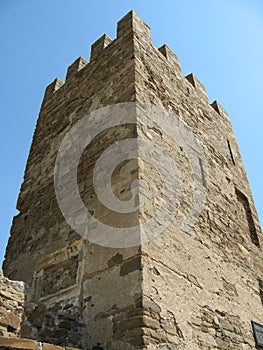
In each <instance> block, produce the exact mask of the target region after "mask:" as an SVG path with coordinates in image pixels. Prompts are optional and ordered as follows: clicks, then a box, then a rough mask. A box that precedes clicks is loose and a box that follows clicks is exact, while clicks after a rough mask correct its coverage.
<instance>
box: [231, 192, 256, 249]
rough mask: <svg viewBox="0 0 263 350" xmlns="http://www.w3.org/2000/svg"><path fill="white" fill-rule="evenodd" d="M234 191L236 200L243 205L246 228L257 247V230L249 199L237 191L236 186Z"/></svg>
mask: <svg viewBox="0 0 263 350" xmlns="http://www.w3.org/2000/svg"><path fill="white" fill-rule="evenodd" d="M235 191H236V196H237V200H238V201H239V202H240V203H241V204H242V205H243V207H244V210H245V213H246V219H247V223H248V228H249V233H250V237H251V240H252V242H253V243H254V244H255V245H256V246H257V247H259V240H258V235H257V230H256V227H255V223H254V220H253V216H252V212H251V208H250V205H249V201H248V199H247V197H246V196H245V195H244V193H242V192H241V191H239V190H238V189H237V188H236V189H235Z"/></svg>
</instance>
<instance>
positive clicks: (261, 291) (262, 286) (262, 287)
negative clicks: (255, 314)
mask: <svg viewBox="0 0 263 350" xmlns="http://www.w3.org/2000/svg"><path fill="white" fill-rule="evenodd" d="M258 287H259V296H260V299H261V303H262V305H263V280H262V279H260V278H259V279H258Z"/></svg>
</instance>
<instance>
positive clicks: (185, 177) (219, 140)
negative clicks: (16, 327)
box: [4, 12, 263, 350]
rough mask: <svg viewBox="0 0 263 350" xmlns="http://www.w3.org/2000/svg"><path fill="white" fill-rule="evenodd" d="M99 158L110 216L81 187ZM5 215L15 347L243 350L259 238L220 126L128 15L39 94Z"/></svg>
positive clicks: (199, 88)
mask: <svg viewBox="0 0 263 350" xmlns="http://www.w3.org/2000/svg"><path fill="white" fill-rule="evenodd" d="M107 106H111V107H107ZM102 107H107V108H106V109H100V108H102ZM116 108H117V109H116ZM98 110H99V112H98V113H97V112H95V111H98ZM94 112H95V114H94ZM96 113H97V114H96ZM119 115H121V118H120V119H118V117H119ZM116 116H117V117H116ZM123 116H124V117H123ZM85 118H87V119H85ZM114 118H115V119H116V118H117V119H118V122H117V121H116V120H115V119H114ZM113 119H114V122H112V120H113ZM83 120H84V121H85V123H83V122H82V124H79V123H81V121H83ZM98 120H99V122H100V123H99V125H97V124H98V123H97V121H98ZM96 123H97V124H96ZM76 125H78V128H77V129H76V130H77V131H76V130H75V134H74V133H73V135H71V134H70V132H71V130H72V129H74V126H76ZM80 126H81V127H80ZM85 128H87V130H86V129H85ZM96 128H97V129H96ZM95 129H96V132H95V131H94V130H95ZM83 130H84V131H83ZM69 134H70V135H71V136H70V137H71V138H70V137H68V138H67V135H69ZM91 136H92V137H91ZM74 137H75V138H77V139H78V138H79V139H81V142H82V141H83V139H85V140H84V141H83V142H84V146H83V144H82V146H83V149H82V151H83V152H82V153H81V156H80V158H79V162H77V163H76V164H77V170H76V173H75V175H76V178H77V183H78V190H79V194H80V198H81V201H82V203H84V204H85V207H86V208H87V210H88V212H89V214H87V213H84V212H81V215H79V212H78V210H79V207H78V206H77V207H76V206H75V204H76V203H75V199H76V198H75V197H74V200H72V193H73V192H72V191H73V190H72V188H73V187H74V181H73V180H72V178H70V177H68V172H70V171H71V169H70V164H73V163H74V162H73V163H72V159H73V158H74V152H72V149H74V148H75V146H74V145H75V144H74V142H75V141H74ZM127 139H128V140H130V141H129V142H132V146H131V144H130V143H129V144H128V143H125V140H127ZM131 140H133V141H131ZM63 142H64V143H63ZM83 142H82V143H83ZM62 144H63V147H64V148H63V147H62V148H63V149H62V151H61V145H62ZM114 144H117V145H119V147H117V148H115V149H113V148H111V147H112V146H113V145H114ZM108 149H110V151H109V152H108V153H105V152H107V150H108ZM59 150H60V151H61V152H62V153H61V154H62V156H61V158H59V159H58V154H59V152H60V151H59ZM145 150H146V151H145ZM63 152H64V153H63ZM136 152H137V153H136ZM144 153H145V154H146V155H145V154H144ZM103 154H106V156H105V157H104V158H105V159H106V160H108V163H109V164H108V166H109V167H110V163H111V162H113V163H114V161H115V160H116V159H119V160H120V161H119V164H116V167H115V168H114V169H113V170H112V173H111V179H110V187H111V188H112V192H113V193H114V195H115V197H116V198H118V200H119V202H122V203H123V204H122V205H123V211H121V212H119V211H118V210H117V209H116V208H115V207H114V208H113V207H110V206H109V205H105V204H103V203H101V197H100V196H99V195H98V193H97V191H96V189H100V186H98V187H97V188H95V185H94V184H93V180H94V174H95V173H96V172H97V173H98V174H99V176H100V174H102V171H103V169H102V168H100V166H97V163H98V162H99V159H100V157H102V156H103ZM116 154H118V157H117V156H116ZM136 154H137V155H136ZM147 154H148V156H149V157H148V158H149V159H148V160H147V159H145V157H146V156H147ZM75 155H76V154H75ZM67 157H68V158H67ZM115 157H117V158H115ZM96 166H97V168H96ZM158 167H160V168H159V169H158ZM101 169H102V170H101ZM108 169H109V168H108ZM54 174H55V177H54ZM103 174H104V175H103V176H101V177H102V178H103V179H104V176H105V177H106V175H107V173H103ZM56 176H58V177H59V180H56V179H57V178H56ZM57 181H58V182H57ZM100 181H101V180H100ZM101 184H102V185H103V184H104V183H103V181H102V182H101ZM63 186H64V187H63ZM102 195H103V194H102ZM60 201H62V202H63V203H62V204H61V202H60ZM128 202H131V203H132V205H133V206H134V210H133V211H129V210H126V209H125V208H126V203H128ZM62 207H63V208H62ZM17 209H18V210H19V214H18V215H17V216H16V217H15V218H14V220H13V225H12V229H11V236H10V239H9V243H8V247H7V251H6V257H5V261H4V273H5V275H6V276H7V277H9V278H11V279H15V280H23V281H25V282H26V284H27V285H28V288H27V295H26V300H27V302H26V305H25V309H26V311H25V316H24V320H23V324H22V327H21V336H22V337H25V338H34V339H38V340H39V341H47V342H50V343H54V344H58V345H65V346H75V347H79V348H82V349H90V350H91V349H93V350H96V349H97V350H106V349H112V350H113V349H114V350H116V349H120V350H129V349H137V348H138V349H167V350H168V349H170V350H172V349H214V350H215V349H243V350H249V349H251V350H252V349H255V340H254V337H253V331H252V325H251V321H255V322H257V323H260V322H261V323H262V321H263V260H262V250H261V247H262V246H263V240H262V233H261V229H260V224H259V220H258V217H257V213H256V209H255V206H254V203H253V199H252V195H251V191H250V187H249V184H248V180H247V177H246V173H245V170H244V166H243V163H242V160H241V156H240V153H239V150H238V146H237V143H236V140H235V137H234V134H233V131H232V128H231V124H230V121H229V118H228V115H227V113H226V112H225V111H224V109H223V108H222V107H221V106H220V104H219V103H218V102H216V101H215V102H213V103H212V104H210V103H209V101H208V97H207V94H206V91H205V88H204V86H203V85H202V84H201V83H200V82H199V80H198V79H197V78H196V77H195V76H194V75H193V74H190V75H188V76H187V77H184V76H183V75H182V72H181V70H180V64H179V61H178V58H177V57H176V55H175V54H174V53H173V52H172V51H171V50H170V49H169V48H168V47H167V46H166V45H163V46H162V47H161V48H159V49H157V48H155V47H154V46H153V45H152V42H151V35H150V29H149V27H148V26H147V25H146V24H145V23H144V22H142V20H141V19H140V18H139V17H138V16H137V15H136V14H135V13H134V12H130V13H128V14H127V15H126V16H125V17H124V18H122V19H121V20H120V21H119V22H118V27H117V38H116V39H115V40H113V41H112V40H111V39H110V38H109V37H108V36H106V35H103V36H102V37H101V38H100V39H99V40H97V41H96V42H95V43H94V44H93V45H92V47H91V57H90V62H89V63H88V62H87V61H86V60H85V59H83V58H78V59H77V60H76V61H75V62H74V63H73V64H72V65H71V66H70V67H69V68H68V70H67V75H66V81H65V83H64V82H62V81H61V80H60V79H56V80H55V81H54V82H53V83H52V84H50V85H49V86H48V87H47V89H46V92H45V96H44V100H43V103H42V106H41V111H40V114H39V119H38V122H37V126H36V130H35V133H34V138H33V142H32V147H31V150H30V154H29V158H28V161H27V166H26V171H25V176H24V182H23V184H22V187H21V192H20V195H19V199H18V203H17ZM65 211H67V212H69V213H70V214H71V219H69V218H68V217H66V216H67V215H65ZM62 213H63V214H64V215H63V214H62ZM83 213H84V214H85V215H82V214H83ZM158 213H159V214H158ZM160 213H161V214H160ZM87 215H90V216H87ZM72 218H73V219H72ZM98 222H102V223H103V224H104V229H103V228H100V231H99V230H98V229H97V228H98V227H101V226H98V225H99V224H98ZM76 225H77V226H78V228H80V231H81V230H82V229H83V230H84V231H82V232H79V231H78V230H76V229H75V228H76ZM107 227H110V228H111V229H112V228H113V230H112V231H111V232H108V231H107V229H106V228H107ZM130 228H137V229H138V231H137V232H136V230H133V231H132V230H131V231H129V230H130ZM160 228H161V229H160ZM76 231H78V232H76ZM114 232H116V237H115V236H114ZM119 232H121V233H120V234H119ZM80 233H81V234H80ZM122 233H124V235H122ZM111 234H113V237H115V238H114V239H113V241H112V240H111V241H109V242H108V241H107V237H111V236H110V235H111ZM107 235H108V236H107ZM105 239H106V241H105ZM109 240H110V238H109Z"/></svg>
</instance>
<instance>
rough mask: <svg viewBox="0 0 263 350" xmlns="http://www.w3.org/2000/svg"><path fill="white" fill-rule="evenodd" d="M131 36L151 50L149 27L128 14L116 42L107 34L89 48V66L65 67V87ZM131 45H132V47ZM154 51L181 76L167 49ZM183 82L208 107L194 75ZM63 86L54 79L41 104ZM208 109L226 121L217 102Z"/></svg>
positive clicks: (78, 62) (79, 61)
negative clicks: (188, 85)
mask: <svg viewBox="0 0 263 350" xmlns="http://www.w3.org/2000/svg"><path fill="white" fill-rule="evenodd" d="M130 35H132V36H133V37H135V38H137V40H138V41H139V42H140V43H141V42H144V43H145V44H146V45H147V44H148V45H151V46H152V40H151V30H150V27H149V26H148V25H147V24H146V23H144V22H143V21H142V19H141V18H140V17H139V16H138V15H137V14H136V13H135V12H134V11H130V12H129V13H127V14H126V15H125V16H124V17H123V18H122V19H121V20H120V21H119V22H118V23H117V38H116V39H114V40H112V39H111V38H110V37H109V36H108V35H107V34H103V35H102V36H101V37H100V38H99V39H98V40H96V41H95V42H94V43H93V44H92V45H91V50H90V63H88V61H87V60H86V59H85V58H83V57H79V58H78V59H76V61H74V62H73V63H72V64H71V65H70V66H69V67H68V69H67V74H66V79H65V81H66V84H67V83H68V82H69V81H72V79H76V78H77V77H78V73H79V72H80V71H81V70H82V69H84V68H86V69H90V67H91V66H92V65H93V64H96V62H97V61H98V60H100V59H104V58H101V57H102V56H103V52H104V50H105V49H108V48H110V47H111V45H112V44H114V43H115V44H119V45H120V47H124V46H125V43H124V42H123V43H122V41H123V40H126V38H129V37H130ZM132 45H135V44H134V43H133V44H132ZM129 49H130V47H129ZM157 50H158V52H159V53H160V54H161V55H160V58H161V57H164V58H165V59H166V61H167V63H168V64H169V65H170V66H171V68H172V69H173V70H175V71H177V72H179V74H182V72H181V67H180V61H179V59H178V57H177V56H176V55H175V53H174V52H173V51H172V50H171V49H170V48H169V47H168V46H167V45H165V44H164V45H162V46H161V47H160V48H158V49H157ZM104 57H105V56H104ZM185 79H186V80H187V82H188V83H189V84H190V85H191V86H192V88H193V89H194V90H195V91H196V93H197V94H198V95H199V96H200V98H202V99H203V100H204V101H206V102H207V103H208V104H209V98H208V95H207V92H206V89H205V87H204V85H203V84H202V83H201V82H200V81H199V80H198V78H197V77H196V76H195V75H194V74H193V73H190V74H188V75H187V76H185ZM63 85H64V82H63V81H62V80H61V79H59V78H56V79H55V80H54V81H53V82H52V83H51V84H50V85H48V87H47V88H46V92H45V96H44V101H43V103H44V102H46V101H48V100H49V99H50V98H51V97H52V96H53V94H54V93H56V91H58V90H59V89H60V88H61V87H62V86H63ZM210 106H211V107H212V108H213V109H214V110H215V111H216V112H217V113H218V114H219V115H220V116H223V117H226V118H228V115H227V113H226V112H225V110H224V109H223V108H222V106H221V105H220V104H219V103H218V102H217V101H214V102H212V103H211V104H210Z"/></svg>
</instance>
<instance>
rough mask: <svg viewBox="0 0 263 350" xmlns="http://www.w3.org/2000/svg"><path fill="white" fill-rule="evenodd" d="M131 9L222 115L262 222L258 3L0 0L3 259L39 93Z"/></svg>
mask: <svg viewBox="0 0 263 350" xmlns="http://www.w3.org/2000/svg"><path fill="white" fill-rule="evenodd" d="M131 9H133V10H135V12H137V13H138V15H139V16H140V17H141V18H142V19H143V20H144V21H145V22H146V23H147V24H148V25H149V26H150V27H151V30H152V39H153V43H154V45H155V46H157V47H160V46H161V45H162V44H164V43H166V44H167V45H168V46H169V47H170V48H171V49H172V50H173V51H174V52H175V53H176V54H177V56H178V57H179V59H180V61H181V66H182V70H183V73H184V74H185V75H187V74H188V73H191V72H193V73H194V74H195V75H196V76H197V77H198V78H199V80H200V81H201V82H202V83H203V84H204V85H205V87H206V89H207V92H208V95H209V99H210V101H211V102H212V101H213V100H215V99H217V100H218V101H219V102H220V103H221V104H222V105H223V107H224V108H225V109H226V110H227V111H228V113H229V115H230V119H231V121H232V125H233V128H234V131H235V135H236V138H237V141H238V144H239V147H240V151H241V154H242V157H243V161H244V164H245V168H246V171H247V174H248V178H249V181H250V185H251V188H252V192H253V195H254V200H255V203H256V207H257V210H258V214H259V217H260V219H261V222H262V223H263V186H262V180H261V179H262V173H263V164H262V153H263V140H262V139H263V118H262V102H263V98H262V97H263V96H262V94H263V89H262V81H263V69H262V62H263V1H262V0H249V1H248V0H220V1H215V0H202V1H196V0H184V1H181V0H163V1H160V0H145V1H139V0H137V1H135V0H134V1H132V0H131V1H128V0H126V1H117V0H111V1H109V0H97V1H94V2H93V1H87V0H52V1H51V0H38V1H35V0H24V1H21V0H1V1H0V36H1V55H0V64H1V84H0V89H1V91H0V92H1V94H0V98H1V109H2V113H1V129H0V142H1V147H0V164H1V168H2V169H1V172H0V186H1V197H0V223H1V229H0V232H1V236H0V237H1V242H0V262H1V261H2V259H3V255H4V250H5V246H6V243H7V239H8V236H9V230H10V225H11V221H12V217H13V216H14V215H16V213H17V211H16V209H15V207H16V200H17V196H18V193H19V188H20V185H21V183H22V179H23V173H24V168H25V164H26V159H27V156H28V152H29V147H30V144H31V140H32V135H33V131H34V127H35V124H36V120H37V116H38V112H39V108H40V104H41V101H42V97H43V93H44V89H45V87H46V86H47V85H48V84H49V83H50V82H51V81H53V80H54V78H56V77H60V78H61V79H64V78H65V73H66V70H67V66H69V65H70V64H71V63H72V62H73V61H74V60H75V59H76V58H77V57H79V56H83V57H85V58H86V59H89V52H90V46H91V44H92V43H93V42H94V41H96V39H98V38H99V37H100V36H101V35H102V34H103V33H107V34H108V35H109V36H110V37H111V38H115V34H116V23H117V21H118V20H119V19H121V18H122V17H123V16H124V15H125V14H126V13H127V12H128V11H130V10H131Z"/></svg>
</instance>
